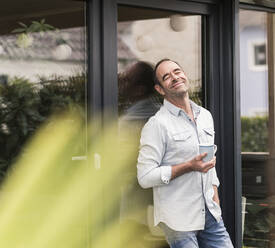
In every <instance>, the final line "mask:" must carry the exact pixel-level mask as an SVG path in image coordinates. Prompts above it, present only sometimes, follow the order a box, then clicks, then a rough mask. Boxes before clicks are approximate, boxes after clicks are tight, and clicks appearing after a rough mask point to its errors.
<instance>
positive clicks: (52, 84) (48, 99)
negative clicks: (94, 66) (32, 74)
mask: <svg viewBox="0 0 275 248" xmlns="http://www.w3.org/2000/svg"><path fill="white" fill-rule="evenodd" d="M84 104H85V76H84V75H77V76H74V77H66V78H64V77H57V76H56V77H53V78H50V79H45V78H40V79H39V81H38V83H33V82H30V81H29V80H27V79H24V78H11V79H8V82H7V83H2V84H0V147H1V149H0V181H1V180H2V179H3V177H4V176H5V174H6V172H7V171H8V168H9V167H10V166H11V164H12V163H13V162H14V161H15V160H16V159H17V156H18V154H19V152H20V151H21V149H22V147H23V145H24V144H25V143H26V142H27V141H28V140H29V138H30V137H31V136H32V134H33V133H34V132H35V131H36V130H37V128H38V127H39V126H40V125H41V124H42V123H44V122H45V121H46V120H47V118H48V117H49V116H50V115H51V114H53V113H61V112H63V111H65V110H69V109H71V108H74V109H75V108H78V111H77V112H79V113H80V114H82V117H83V118H84V115H85V114H84V111H83V110H84V108H83V107H84Z"/></svg>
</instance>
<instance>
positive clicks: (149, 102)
mask: <svg viewBox="0 0 275 248" xmlns="http://www.w3.org/2000/svg"><path fill="white" fill-rule="evenodd" d="M129 13H131V15H130V14H129ZM117 30H118V37H117V44H118V72H119V73H118V91H119V92H118V99H119V102H118V112H119V130H120V133H123V132H125V131H127V132H130V134H131V135H132V136H134V137H137V140H139V136H140V131H141V129H142V127H143V126H144V124H145V123H146V121H147V120H148V119H149V118H150V117H151V116H153V115H154V114H155V113H156V112H157V111H158V109H159V108H160V106H161V104H162V101H163V99H162V98H161V97H160V96H159V95H158V94H157V93H156V91H155V89H154V78H153V68H154V65H155V63H157V62H158V61H159V60H161V59H163V58H170V59H172V60H175V61H177V62H179V63H180V64H181V65H182V67H183V69H184V71H185V73H186V74H187V75H188V77H189V80H190V82H191V88H192V89H191V92H190V96H191V99H192V100H194V101H195V102H197V103H198V104H200V105H201V104H202V98H201V96H202V91H201V89H202V75H201V17H200V16H195V15H194V16H192V15H182V14H177V13H172V12H168V11H160V10H153V9H140V8H132V7H131V8H130V7H125V6H120V7H119V8H118V25H117ZM120 138H121V142H122V144H123V145H125V146H127V147H129V146H133V148H134V149H135V150H136V153H137V152H138V145H139V144H132V143H129V142H127V140H123V137H120ZM130 175H136V164H135V163H133V164H131V165H129V171H128V175H127V174H125V175H123V178H125V180H127V178H136V176H134V177H131V176H130ZM126 185H127V186H126V187H124V188H123V189H121V192H122V193H121V204H120V219H121V223H122V224H123V223H131V225H133V226H136V228H138V229H139V230H141V233H143V236H142V237H140V244H141V245H142V247H168V245H167V244H166V243H165V238H164V235H163V233H162V230H161V229H160V228H159V227H155V226H154V224H153V195H152V190H151V189H146V190H144V189H142V188H141V187H140V186H139V185H138V183H137V181H136V180H135V181H128V183H127V184H126ZM135 210H138V212H139V215H138V216H136V217H135V218H133V217H130V216H131V213H133V212H134V211H135Z"/></svg>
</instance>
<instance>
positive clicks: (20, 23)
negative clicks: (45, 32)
mask: <svg viewBox="0 0 275 248" xmlns="http://www.w3.org/2000/svg"><path fill="white" fill-rule="evenodd" d="M18 24H19V25H20V26H22V27H24V28H27V27H28V26H27V25H26V24H25V23H23V22H18Z"/></svg>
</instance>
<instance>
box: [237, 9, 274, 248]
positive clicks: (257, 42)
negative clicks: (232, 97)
mask: <svg viewBox="0 0 275 248" xmlns="http://www.w3.org/2000/svg"><path fill="white" fill-rule="evenodd" d="M273 18H274V17H273V15H272V14H268V13H266V12H260V11H248V10H241V11H240V48H241V49H240V62H241V64H240V69H241V70H240V72H241V75H240V76H241V82H240V83H241V121H242V177H243V178H242V182H243V185H242V186H243V197H242V199H243V210H242V216H243V219H242V220H243V227H244V230H243V244H244V246H245V247H261V248H265V247H268V248H269V247H275V243H274V231H275V229H274V221H275V219H274V216H275V215H274V213H275V207H274V203H275V202H274V199H275V198H274V196H275V195H274V194H275V191H274V189H275V188H274V183H273V181H274V176H275V173H274V172H275V171H274V165H275V163H274V155H273V154H274V148H275V146H274V116H275V110H274V82H275V81H274V69H273V68H274V54H275V53H274V31H275V26H274V21H273ZM267 51H269V52H268V53H267Z"/></svg>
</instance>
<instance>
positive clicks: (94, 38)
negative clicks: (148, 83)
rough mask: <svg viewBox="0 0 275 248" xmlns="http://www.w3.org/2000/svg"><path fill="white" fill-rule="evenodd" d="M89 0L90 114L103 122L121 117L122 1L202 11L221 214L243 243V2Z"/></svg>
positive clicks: (238, 243)
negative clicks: (240, 33) (119, 45)
mask: <svg viewBox="0 0 275 248" xmlns="http://www.w3.org/2000/svg"><path fill="white" fill-rule="evenodd" d="M87 3H88V8H87V23H88V47H89V50H88V58H89V59H88V102H89V109H88V111H89V114H90V117H94V116H96V115H97V114H98V113H99V114H101V115H100V117H101V120H102V126H104V125H105V124H106V123H108V120H109V119H110V118H111V119H112V120H114V119H115V120H116V119H117V118H118V115H117V104H118V99H117V48H116V45H117V44H116V39H117V7H118V5H128V6H135V7H143V8H154V9H162V10H170V11H176V12H183V13H190V14H200V15H202V17H203V18H202V21H203V22H202V23H203V28H202V29H203V33H202V40H203V42H202V46H203V47H202V48H203V50H202V51H203V53H202V66H203V68H202V75H203V82H204V83H203V85H205V86H204V87H205V88H204V89H203V91H204V92H205V93H204V98H205V99H204V102H205V106H206V107H207V108H208V109H209V110H210V111H211V112H212V114H213V117H214V122H215V129H216V133H217V134H218V135H217V136H216V143H217V145H218V146H219V147H221V148H220V149H219V153H218V158H217V173H218V176H219V178H220V180H221V182H222V185H221V187H220V198H221V204H222V208H223V216H224V221H225V223H226V224H227V229H228V231H229V233H230V235H231V238H232V240H233V243H234V245H235V247H241V170H240V164H241V159H240V151H241V150H240V149H241V138H240V115H239V110H240V99H239V96H240V86H239V59H238V53H237V52H236V51H238V29H237V28H236V27H238V11H239V1H237V0H224V1H216V0H207V1H202V0H190V1H184V0H181V1H179V0H170V1H166V0H117V1H115V0H87ZM223 30H226V32H223ZM206 82H207V86H206ZM225 151H226V152H225ZM232 182H234V183H232Z"/></svg>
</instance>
